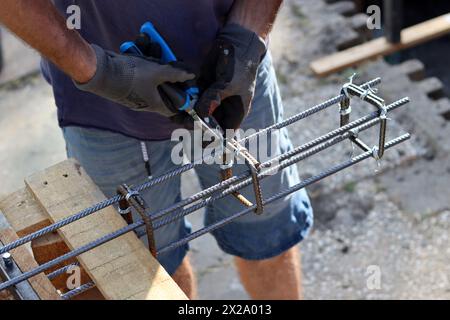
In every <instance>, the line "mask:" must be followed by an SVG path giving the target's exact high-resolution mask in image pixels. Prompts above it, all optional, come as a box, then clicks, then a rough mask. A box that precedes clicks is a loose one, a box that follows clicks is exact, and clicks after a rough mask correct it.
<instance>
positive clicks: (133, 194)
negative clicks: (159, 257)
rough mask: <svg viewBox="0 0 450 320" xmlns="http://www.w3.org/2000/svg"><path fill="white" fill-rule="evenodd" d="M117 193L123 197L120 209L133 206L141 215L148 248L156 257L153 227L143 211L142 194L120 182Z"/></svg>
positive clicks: (144, 208) (145, 207)
mask: <svg viewBox="0 0 450 320" xmlns="http://www.w3.org/2000/svg"><path fill="white" fill-rule="evenodd" d="M118 193H119V194H120V195H122V196H124V197H125V200H123V201H124V202H122V209H124V210H125V211H128V209H129V208H130V206H131V207H133V208H134V209H135V210H136V211H137V213H138V214H139V215H140V216H141V218H142V220H143V221H144V224H145V231H146V234H147V241H148V248H149V250H150V253H151V254H152V256H154V257H155V258H156V254H157V252H156V241H155V234H154V229H153V221H152V219H151V218H150V216H148V215H147V214H146V212H145V211H146V209H147V205H146V203H145V200H144V199H143V198H142V196H141V195H140V194H139V192H137V191H136V190H133V189H131V188H130V187H129V186H128V185H126V184H122V185H121V186H119V188H118ZM125 203H126V204H125ZM119 206H120V204H119ZM125 206H127V208H125ZM128 214H129V215H131V213H128ZM128 214H127V215H128ZM125 220H127V219H125ZM131 221H132V218H131ZM127 222H128V221H127Z"/></svg>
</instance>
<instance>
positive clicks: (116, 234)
mask: <svg viewBox="0 0 450 320" xmlns="http://www.w3.org/2000/svg"><path fill="white" fill-rule="evenodd" d="M335 143H337V142H333V143H330V142H328V143H325V144H323V146H318V147H316V148H314V149H310V150H309V151H307V152H306V153H303V154H300V155H297V156H295V157H292V158H291V159H289V160H287V161H285V162H283V163H281V164H279V165H278V166H275V167H272V168H270V169H267V170H265V171H263V172H262V173H261V174H260V178H264V177H266V176H270V175H272V174H273V173H274V172H276V171H277V170H280V169H282V168H286V167H288V166H291V165H293V164H295V163H297V162H298V161H301V160H302V159H304V158H306V157H308V156H310V155H312V154H315V153H317V152H320V151H321V150H323V149H324V148H326V147H328V146H329V145H332V144H335ZM251 181H252V180H251V178H248V179H247V180H244V181H243V182H241V183H238V184H236V185H233V186H232V187H230V188H229V189H227V190H225V191H224V192H222V193H221V194H219V195H218V196H215V197H220V196H221V195H223V196H225V195H227V194H231V193H232V192H234V191H236V190H239V189H241V188H243V187H245V186H246V185H249V184H250V183H251ZM215 197H213V198H215ZM213 198H210V199H208V200H205V201H203V202H202V203H200V204H197V205H195V206H192V207H189V208H187V209H186V212H193V211H196V210H198V208H200V207H202V206H204V205H206V204H205V203H207V202H206V201H211V199H213ZM193 207H195V209H193ZM170 218H172V216H171V217H170ZM159 222H160V223H161V221H159ZM143 224H144V222H143V221H142V220H140V221H137V222H135V223H133V224H130V225H128V226H126V227H123V228H122V229H119V230H117V231H115V232H112V233H110V234H107V235H105V236H103V237H101V238H99V239H97V240H95V241H93V242H91V243H88V244H86V245H84V246H82V247H80V248H77V249H75V250H73V251H71V252H68V253H66V254H64V255H62V256H60V257H58V258H56V259H54V260H52V261H49V262H47V263H44V264H42V265H40V266H38V267H37V268H35V269H33V270H30V271H27V272H25V273H23V274H22V275H21V276H19V277H16V278H14V279H11V280H10V281H6V282H4V283H1V284H0V291H2V290H4V289H7V288H9V287H11V286H13V285H15V284H17V283H20V282H22V281H24V280H27V279H28V278H30V277H33V276H35V275H37V274H39V273H41V272H44V271H45V270H48V269H49V268H52V267H54V266H56V265H58V264H60V263H62V262H64V261H66V260H68V259H71V258H74V257H77V256H79V255H80V254H82V253H84V252H87V251H90V250H92V249H94V248H96V247H98V246H100V245H102V244H104V243H106V242H109V241H111V240H113V239H116V238H118V237H120V236H121V235H123V234H125V233H128V232H130V231H132V230H135V229H137V228H139V227H141V226H142V225H143ZM159 225H161V224H159ZM156 228H158V226H157V225H156V224H155V229H156Z"/></svg>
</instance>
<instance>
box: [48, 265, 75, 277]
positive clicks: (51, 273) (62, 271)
mask: <svg viewBox="0 0 450 320" xmlns="http://www.w3.org/2000/svg"><path fill="white" fill-rule="evenodd" d="M79 265H80V263H78V262H75V263H72V264H69V265H67V266H64V267H62V268H60V269H58V270H55V271H53V272H50V273H49V274H48V275H47V278H48V279H49V280H53V279H55V278H56V277H58V276H60V275H62V274H64V273H66V272H67V271H68V270H69V269H71V268H73V267H78V266H79Z"/></svg>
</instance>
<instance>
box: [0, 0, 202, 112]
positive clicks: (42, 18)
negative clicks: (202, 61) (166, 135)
mask: <svg viewBox="0 0 450 320" xmlns="http://www.w3.org/2000/svg"><path fill="white" fill-rule="evenodd" d="M1 1H2V2H1V3H0V23H2V24H4V25H5V26H6V27H7V28H9V29H10V30H11V31H12V32H14V33H15V34H16V35H17V36H19V37H20V38H21V39H22V40H24V41H25V42H27V43H28V44H29V45H30V46H32V47H33V48H35V49H36V50H37V51H38V52H39V53H41V54H42V55H43V56H45V57H46V58H48V59H49V60H50V61H52V62H53V63H54V64H55V65H56V66H57V67H58V68H59V69H61V70H62V71H64V72H65V73H66V74H67V75H68V76H69V77H71V78H72V79H73V80H74V82H75V86H76V87H77V88H78V89H80V90H83V91H87V92H90V93H94V94H96V95H98V96H101V97H103V98H106V99H109V100H111V101H113V102H116V103H119V104H122V105H123V106H125V107H128V108H130V109H132V110H136V111H147V112H156V113H159V114H161V115H163V116H166V117H172V116H174V115H178V113H179V112H178V109H177V106H172V105H171V102H170V101H167V102H166V101H164V100H163V97H162V96H161V94H160V92H159V89H158V88H159V87H160V86H161V85H163V84H165V83H183V82H185V81H188V80H192V79H193V78H194V77H195V75H194V74H190V73H188V72H187V71H185V70H182V69H180V68H177V67H174V66H171V65H162V64H160V63H159V61H157V60H156V59H154V60H152V59H150V58H149V59H145V58H141V57H136V56H130V55H123V54H117V53H115V52H110V51H107V50H104V49H103V48H101V47H99V46H97V45H95V44H92V45H91V44H89V43H87V42H86V41H85V40H84V39H83V38H82V37H81V35H80V34H79V33H78V32H76V31H75V30H69V29H68V28H67V26H66V21H65V20H64V17H63V16H62V15H61V14H59V12H58V11H57V9H56V7H55V6H54V5H53V4H52V2H50V0H1Z"/></svg>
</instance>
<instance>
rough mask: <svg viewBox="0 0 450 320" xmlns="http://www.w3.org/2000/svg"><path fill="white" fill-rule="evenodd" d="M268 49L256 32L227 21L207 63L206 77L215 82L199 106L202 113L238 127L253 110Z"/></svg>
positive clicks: (198, 110) (210, 81)
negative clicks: (257, 80)
mask: <svg viewBox="0 0 450 320" xmlns="http://www.w3.org/2000/svg"><path fill="white" fill-rule="evenodd" d="M265 51H266V45H265V43H264V41H263V40H262V39H261V38H260V37H259V36H258V35H257V34H256V33H254V32H253V31H251V30H248V29H246V28H244V27H242V26H240V25H238V24H228V25H226V26H225V27H224V28H223V29H222V30H221V32H220V35H219V37H218V39H217V40H216V43H215V44H214V47H213V49H212V51H211V53H210V55H209V57H208V59H207V63H206V64H205V66H204V68H205V69H206V72H204V75H205V78H204V79H203V81H204V82H206V83H212V85H211V86H210V87H209V88H207V89H206V91H205V92H204V93H203V95H202V96H201V98H200V100H199V102H198V104H197V106H196V111H197V112H198V114H199V115H200V116H201V117H206V116H208V115H213V116H214V117H215V119H216V120H217V122H218V123H219V124H220V125H221V127H222V128H223V129H238V128H239V127H240V125H241V123H242V121H243V119H244V118H245V117H246V116H247V115H248V113H249V108H250V104H251V101H252V99H253V95H254V93H255V84H256V73H257V70H258V66H259V64H260V62H261V58H262V56H263V55H264V53H265ZM211 71H212V72H211ZM208 78H209V79H208Z"/></svg>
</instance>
